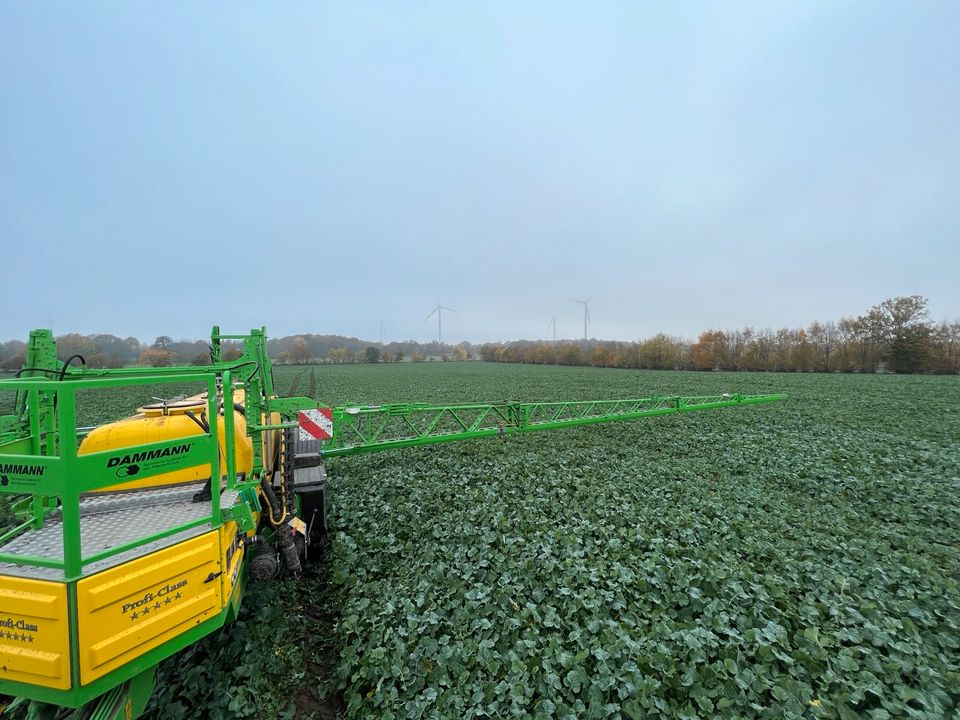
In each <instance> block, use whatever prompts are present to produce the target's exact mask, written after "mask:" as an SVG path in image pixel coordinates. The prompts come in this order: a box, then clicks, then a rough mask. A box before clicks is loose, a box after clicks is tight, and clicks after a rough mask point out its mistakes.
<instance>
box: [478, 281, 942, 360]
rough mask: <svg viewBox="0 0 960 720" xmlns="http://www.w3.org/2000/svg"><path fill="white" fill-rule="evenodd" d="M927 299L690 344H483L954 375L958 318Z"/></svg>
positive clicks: (586, 355) (558, 353) (656, 339)
mask: <svg viewBox="0 0 960 720" xmlns="http://www.w3.org/2000/svg"><path fill="white" fill-rule="evenodd" d="M927 305H928V303H927V300H926V298H923V297H921V296H919V295H913V296H909V297H896V298H891V299H888V300H884V301H883V302H882V303H880V304H879V305H875V306H874V307H872V308H871V309H870V310H869V312H867V313H866V314H864V315H860V316H858V317H847V318H842V319H841V320H839V321H836V322H834V321H828V322H818V321H815V322H813V323H811V324H810V325H809V327H806V328H794V329H791V328H780V329H778V330H773V329H761V330H757V329H754V328H750V327H748V328H743V329H742V330H707V331H705V332H703V333H701V334H700V336H699V337H698V338H697V340H696V341H690V340H686V339H684V338H680V337H676V336H671V335H665V334H663V333H660V334H658V335H655V336H653V337H652V338H648V339H646V340H641V341H638V342H606V341H597V340H591V341H587V342H582V341H573V342H571V341H562V342H545V341H525V340H521V341H519V342H511V343H506V344H501V343H488V344H485V345H482V346H481V347H480V349H479V354H480V357H481V358H482V359H483V360H487V361H491V362H519V363H539V364H551V365H590V366H594V367H622V368H647V369H652V370H754V371H779V372H860V373H874V372H895V373H954V374H955V373H960V322H952V323H949V322H942V323H939V324H935V323H933V322H931V321H930V316H929V311H928V307H927Z"/></svg>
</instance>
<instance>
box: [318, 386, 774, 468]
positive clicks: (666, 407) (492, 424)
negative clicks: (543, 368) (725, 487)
mask: <svg viewBox="0 0 960 720" xmlns="http://www.w3.org/2000/svg"><path fill="white" fill-rule="evenodd" d="M784 399H786V395H782V394H771V395H739V394H738V395H710V396H697V397H661V396H656V397H648V398H638V399H635V400H581V401H573V402H542V403H513V402H503V403H468V404H462V405H427V404H420V403H405V404H396V405H373V406H346V407H336V408H333V438H332V439H331V440H329V441H328V442H327V443H326V444H325V445H324V447H323V449H322V450H321V452H322V454H323V456H324V457H340V456H344V455H358V454H362V453H369V452H379V451H383V450H394V449H397V448H407V447H418V446H422V445H434V444H437V443H444V442H455V441H459V440H470V439H475V438H485V437H503V436H506V435H511V434H514V433H528V432H537V431H541V430H558V429H561V428H571V427H580V426H583V425H594V424H597V423H607V422H621V421H625V420H636V419H639V418H644V417H656V416H658V415H672V414H676V413H686V412H694V411H697V410H715V409H718V408H726V407H738V406H741V405H755V404H759V403H769V402H777V401H779V400H784Z"/></svg>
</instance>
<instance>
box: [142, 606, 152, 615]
mask: <svg viewBox="0 0 960 720" xmlns="http://www.w3.org/2000/svg"><path fill="white" fill-rule="evenodd" d="M148 612H150V608H149V607H145V608H144V609H143V614H144V615H146V614H147V613H148Z"/></svg>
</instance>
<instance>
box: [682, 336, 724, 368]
mask: <svg viewBox="0 0 960 720" xmlns="http://www.w3.org/2000/svg"><path fill="white" fill-rule="evenodd" d="M726 352H727V336H726V334H724V332H723V331H722V330H707V331H706V332H704V333H701V334H700V338H699V339H698V340H697V342H695V343H694V344H693V345H691V346H690V359H691V361H692V363H693V368H694V369H695V370H717V369H719V368H720V366H721V363H722V362H723V358H724V356H725V355H726Z"/></svg>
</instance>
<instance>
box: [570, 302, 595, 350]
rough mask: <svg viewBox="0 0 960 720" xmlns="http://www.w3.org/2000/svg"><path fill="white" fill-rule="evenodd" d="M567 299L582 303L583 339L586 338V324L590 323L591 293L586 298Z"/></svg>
mask: <svg viewBox="0 0 960 720" xmlns="http://www.w3.org/2000/svg"><path fill="white" fill-rule="evenodd" d="M568 300H573V301H574V302H575V303H580V304H581V305H583V340H584V342H586V340H587V325H589V324H590V301H591V300H593V295H591V296H590V297H588V298H587V299H586V300H577V299H576V298H574V297H572V298H568Z"/></svg>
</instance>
